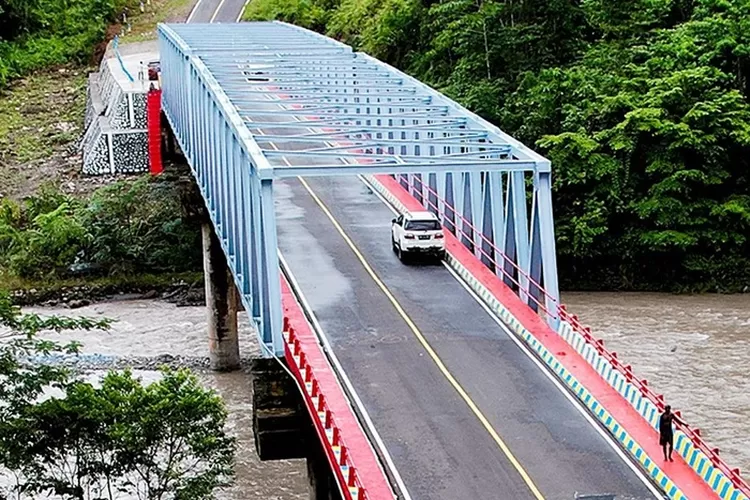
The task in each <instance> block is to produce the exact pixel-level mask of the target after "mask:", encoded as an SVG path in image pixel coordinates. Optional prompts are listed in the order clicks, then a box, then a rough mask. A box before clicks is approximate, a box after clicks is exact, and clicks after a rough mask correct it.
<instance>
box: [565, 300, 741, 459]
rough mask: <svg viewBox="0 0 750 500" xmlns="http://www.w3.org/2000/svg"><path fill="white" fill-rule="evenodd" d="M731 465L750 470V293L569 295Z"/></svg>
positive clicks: (583, 314)
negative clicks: (749, 444)
mask: <svg viewBox="0 0 750 500" xmlns="http://www.w3.org/2000/svg"><path fill="white" fill-rule="evenodd" d="M562 299H563V302H565V303H567V304H568V306H569V309H570V311H571V312H573V313H575V314H578V317H579V318H580V319H581V321H582V322H583V323H584V324H585V325H588V326H590V327H591V328H592V330H593V332H594V334H595V335H596V336H597V337H599V338H602V339H604V340H605V342H606V344H607V348H608V349H610V350H612V351H616V352H617V354H618V356H619V357H620V359H621V360H623V361H624V362H626V363H629V364H631V365H633V368H634V370H635V372H636V373H637V374H638V376H639V377H641V378H645V379H646V380H648V381H649V384H650V385H651V386H652V387H653V388H654V389H655V390H657V391H659V392H661V393H663V394H664V396H665V398H666V400H667V402H668V403H669V404H671V405H672V407H673V408H674V409H677V410H682V412H683V416H684V417H685V419H686V420H687V422H688V423H689V424H690V425H692V426H694V427H699V428H700V429H701V431H702V432H703V436H704V438H705V439H706V441H707V442H708V443H709V444H710V445H712V446H713V447H718V448H719V449H720V450H721V456H722V457H723V458H724V459H725V460H726V461H727V463H728V464H729V465H730V466H732V467H739V468H740V469H742V470H743V471H750V447H749V446H748V432H749V431H750V377H748V366H750V294H737V295H669V294H656V293H564V294H563V297H562Z"/></svg>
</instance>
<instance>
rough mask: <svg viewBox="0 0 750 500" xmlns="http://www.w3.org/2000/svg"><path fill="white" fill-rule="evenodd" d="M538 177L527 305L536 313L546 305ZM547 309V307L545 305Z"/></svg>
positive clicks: (532, 212) (532, 227)
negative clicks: (544, 301)
mask: <svg viewBox="0 0 750 500" xmlns="http://www.w3.org/2000/svg"><path fill="white" fill-rule="evenodd" d="M537 188H538V175H537V174H534V193H533V195H532V201H531V231H530V241H529V277H530V280H529V297H528V301H527V304H528V306H529V307H531V308H532V309H533V310H534V311H536V312H539V305H544V304H543V301H542V295H543V290H542V288H541V286H543V285H544V283H543V280H542V250H541V248H540V246H541V239H540V237H539V210H538V203H537V193H538V189H537ZM544 307H545V308H546V305H544Z"/></svg>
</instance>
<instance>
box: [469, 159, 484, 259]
mask: <svg viewBox="0 0 750 500" xmlns="http://www.w3.org/2000/svg"><path fill="white" fill-rule="evenodd" d="M468 177H469V183H470V189H471V193H470V196H469V205H470V209H471V225H472V226H474V229H473V230H472V236H473V237H474V255H476V257H477V258H478V259H479V260H482V257H483V256H484V254H483V253H482V244H483V243H484V240H483V239H482V233H483V231H484V228H483V224H482V222H483V221H482V218H483V216H482V214H483V213H484V209H483V204H482V199H483V198H482V173H481V172H476V171H472V172H470V173H469V174H468Z"/></svg>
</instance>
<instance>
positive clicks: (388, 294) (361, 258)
mask: <svg viewBox="0 0 750 500" xmlns="http://www.w3.org/2000/svg"><path fill="white" fill-rule="evenodd" d="M297 179H299V181H300V182H301V183H302V185H303V186H304V187H305V189H306V190H307V192H308V193H309V194H310V196H311V197H312V199H313V200H315V203H317V204H318V206H319V207H320V209H321V210H323V213H325V214H326V216H327V217H328V219H329V220H330V221H331V223H332V224H333V226H334V227H335V228H336V231H338V232H339V234H340V235H341V237H342V238H344V241H346V244H347V245H349V248H351V249H352V252H354V255H356V256H357V259H358V260H359V261H360V262H361V263H362V265H363V266H364V268H365V271H367V274H369V275H370V277H371V278H372V280H373V281H374V282H375V284H377V285H378V288H380V290H381V291H382V292H383V293H384V294H385V296H386V297H388V300H389V301H390V302H391V304H393V307H395V308H396V311H397V312H398V314H399V315H400V316H401V318H403V320H404V321H405V322H406V324H407V325H408V326H409V328H410V329H411V331H412V333H413V334H414V336H415V337H416V338H417V340H419V343H420V344H422V347H424V349H425V351H427V354H429V355H430V357H431V358H432V360H433V361H434V362H435V365H437V367H438V369H439V370H440V371H441V373H442V374H443V376H445V378H446V379H447V380H448V382H450V384H451V385H452V386H453V388H454V389H455V390H456V392H458V394H459V395H460V396H461V398H462V399H463V400H464V402H465V403H466V404H467V406H468V407H469V409H471V411H472V413H474V415H476V417H477V418H478V419H479V421H480V422H481V423H482V425H483V426H484V428H485V429H486V430H487V432H489V434H490V436H491V437H492V439H493V440H494V441H495V443H497V445H498V446H499V447H500V449H501V450H502V451H503V453H504V454H505V456H506V457H507V458H508V461H509V462H510V463H511V464H513V467H514V468H515V469H516V470H517V471H518V473H519V474H520V475H521V478H523V480H524V482H525V483H526V486H528V487H529V489H530V490H531V493H532V494H533V495H534V497H535V498H536V499H537V500H544V496H543V495H542V493H541V492H540V491H539V488H537V486H536V485H535V484H534V481H532V479H531V476H529V473H528V472H526V470H525V469H524V468H523V466H522V465H521V463H520V462H519V461H518V459H516V457H515V456H514V455H513V453H512V452H511V451H510V448H508V445H506V444H505V441H503V439H502V438H501V437H500V435H499V434H498V433H497V431H496V430H495V429H494V427H492V424H490V422H489V420H487V417H485V416H484V414H483V413H482V410H480V409H479V407H478V406H477V404H476V403H475V402H474V400H473V399H471V396H469V394H468V393H467V392H466V390H465V389H464V388H463V387H462V386H461V384H459V383H458V380H456V378H455V377H454V376H453V374H452V373H451V372H450V371H449V370H448V368H447V367H446V366H445V363H443V361H442V360H441V359H440V357H439V356H438V355H437V353H436V352H435V350H434V349H433V348H432V346H431V345H430V343H429V342H428V341H427V339H426V338H425V336H424V335H423V334H422V332H420V331H419V328H417V325H416V324H415V323H414V321H412V319H411V318H410V317H409V315H408V314H406V311H404V308H403V307H401V304H399V302H398V301H397V300H396V297H394V296H393V294H392V293H391V291H390V290H388V287H386V286H385V283H383V281H382V280H381V279H380V278H379V277H378V275H377V274H375V271H374V270H373V269H372V267H371V266H370V264H369V263H368V262H367V260H365V257H364V255H362V252H360V251H359V249H358V248H357V247H356V245H355V244H354V242H353V241H352V239H351V238H349V236H348V235H347V234H346V232H345V231H344V228H343V227H341V224H339V222H338V221H337V220H336V219H335V218H334V217H333V214H331V212H330V210H328V207H326V206H325V204H324V203H323V201H322V200H321V199H320V198H318V196H317V195H316V194H315V193H314V192H313V190H312V189H311V188H310V185H309V184H308V183H307V182H306V181H305V180H304V179H303V178H302V177H297Z"/></svg>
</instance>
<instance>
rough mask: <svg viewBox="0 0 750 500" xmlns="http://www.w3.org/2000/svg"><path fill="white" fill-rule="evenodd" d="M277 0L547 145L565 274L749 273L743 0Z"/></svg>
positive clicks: (651, 281)
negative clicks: (309, 13) (308, 12)
mask: <svg viewBox="0 0 750 500" xmlns="http://www.w3.org/2000/svg"><path fill="white" fill-rule="evenodd" d="M285 2H286V4H287V5H294V9H292V10H294V11H295V12H299V11H300V9H301V10H303V11H304V9H305V8H308V7H309V8H311V9H315V11H316V12H317V14H316V20H317V21H316V23H314V24H309V25H308V26H310V27H311V28H313V29H318V30H319V31H321V32H324V33H327V34H328V35H331V36H334V37H338V38H340V39H342V40H343V41H345V42H347V43H350V44H353V45H354V46H355V47H357V48H359V49H362V50H365V51H367V52H369V53H370V54H372V55H374V56H377V57H379V58H381V59H383V60H385V61H387V62H389V63H392V64H394V65H396V66H398V67H401V68H402V69H404V70H406V71H408V72H409V73H411V74H412V75H414V76H415V77H417V78H419V79H421V80H423V81H425V82H427V83H429V84H431V85H433V86H435V87H436V88H438V89H439V90H441V91H443V92H445V93H446V94H448V95H449V96H451V97H453V98H455V99H456V100H458V101H459V102H461V103H462V104H464V105H466V106H467V107H469V108H470V109H472V110H473V111H475V112H477V113H478V114H480V115H482V116H483V117H485V118H487V119H489V120H490V121H493V122H494V123H496V124H498V125H499V126H500V127H501V128H503V129H504V130H506V131H507V132H508V133H511V134H512V135H514V136H516V137H518V138H519V139H521V140H522V141H524V142H526V143H527V144H529V145H530V146H534V147H535V148H536V149H537V150H539V151H540V152H541V153H543V154H545V155H546V156H548V157H549V158H550V159H551V160H552V162H553V168H554V172H555V183H554V189H555V218H556V231H557V242H558V254H559V255H560V260H559V266H560V274H561V278H562V283H563V285H564V286H567V287H569V288H586V287H592V288H608V289H611V288H620V289H671V290H674V289H678V290H680V289H698V290H705V289H711V290H738V289H742V288H744V287H746V286H748V285H750V242H749V239H750V181H749V179H748V170H749V168H750V106H749V104H748V98H750V0H622V1H617V2H614V1H610V0H546V1H541V0H502V1H501V0H439V1H436V0H388V1H385V2H371V1H361V0H340V2H322V1H320V0H305V1H304V2H303V1H301V0H285ZM276 3H277V2H276V0H255V1H254V2H253V6H254V7H253V8H251V9H250V10H249V11H248V16H249V17H250V18H262V17H269V16H268V14H269V13H268V12H267V11H264V7H263V6H264V5H273V4H276ZM295 9H296V10H295ZM321 11H323V12H324V13H322V14H321ZM270 17H276V18H282V19H288V17H287V16H286V14H285V13H284V12H275V13H273V15H272V16H270ZM303 17H304V16H297V19H298V22H300V21H299V19H303ZM302 23H303V24H305V23H304V21H302ZM321 23H323V24H324V25H321Z"/></svg>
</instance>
